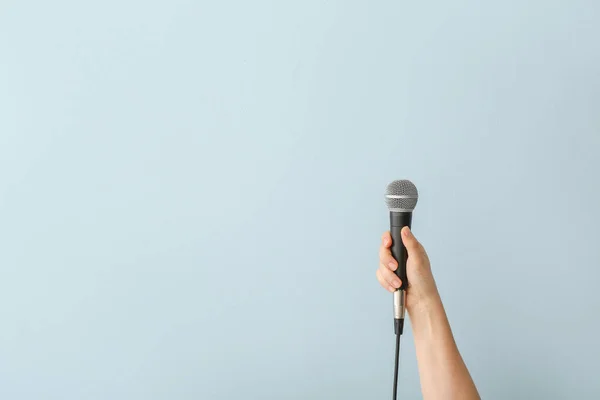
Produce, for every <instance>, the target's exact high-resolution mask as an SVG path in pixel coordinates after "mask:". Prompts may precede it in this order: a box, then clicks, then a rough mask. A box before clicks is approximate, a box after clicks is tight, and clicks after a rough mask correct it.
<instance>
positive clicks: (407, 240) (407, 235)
mask: <svg viewBox="0 0 600 400" xmlns="http://www.w3.org/2000/svg"><path fill="white" fill-rule="evenodd" d="M402 243H404V247H406V250H407V251H408V256H409V257H420V256H421V255H422V254H423V246H421V243H419V241H418V240H417V238H416V237H415V235H413V233H412V231H411V230H410V228H409V227H408V226H405V227H404V228H402Z"/></svg>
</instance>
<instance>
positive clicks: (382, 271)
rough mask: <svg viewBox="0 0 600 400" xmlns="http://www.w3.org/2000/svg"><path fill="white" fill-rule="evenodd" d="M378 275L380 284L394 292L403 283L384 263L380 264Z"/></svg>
mask: <svg viewBox="0 0 600 400" xmlns="http://www.w3.org/2000/svg"><path fill="white" fill-rule="evenodd" d="M376 275H377V280H378V281H379V284H380V285H381V286H382V287H383V288H384V289H386V290H387V291H389V292H394V291H395V290H396V289H398V288H399V287H400V286H401V285H402V282H401V281H400V279H399V278H398V277H397V276H396V274H395V273H393V272H392V271H390V269H389V268H387V267H386V266H384V265H380V266H379V269H378V270H377V273H376Z"/></svg>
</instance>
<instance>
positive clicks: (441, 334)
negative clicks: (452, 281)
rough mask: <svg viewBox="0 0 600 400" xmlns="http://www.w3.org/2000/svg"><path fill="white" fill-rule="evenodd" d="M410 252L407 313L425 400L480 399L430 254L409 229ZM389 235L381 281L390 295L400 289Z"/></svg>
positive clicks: (384, 240)
mask: <svg viewBox="0 0 600 400" xmlns="http://www.w3.org/2000/svg"><path fill="white" fill-rule="evenodd" d="M402 242H403V243H404V245H405V246H406V249H407V250H408V260H407V263H406V275H407V277H408V281H409V282H410V284H409V285H410V286H409V288H408V289H407V291H406V311H407V312H408V315H409V316H410V321H411V326H412V330H413V337H414V340H415V349H416V353H417V363H418V366H419V377H420V380H421V391H422V393H423V399H424V400H442V399H443V400H454V399H457V400H458V399H460V400H479V399H480V397H479V393H478V392H477V388H476V387H475V383H474V382H473V379H472V378H471V375H470V374H469V371H468V369H467V366H466V365H465V363H464V361H463V359H462V357H461V355H460V353H459V351H458V347H457V346H456V342H455V341H454V336H453V335H452V330H451V329H450V323H449V322H448V318H447V316H446V312H445V310H444V306H443V304H442V299H441V298H440V294H439V292H438V289H437V286H436V283H435V280H434V278H433V274H432V272H431V264H430V263H429V257H428V256H427V252H426V251H425V249H424V248H423V246H422V245H421V243H419V241H418V240H417V239H416V238H415V236H414V235H413V234H412V232H411V231H410V229H409V228H408V227H405V228H404V229H402ZM391 245H392V239H391V236H390V233H389V232H385V233H384V234H383V236H382V238H381V246H380V248H379V268H378V269H377V280H378V281H379V283H380V284H381V286H382V287H383V288H384V289H386V290H388V291H389V292H394V291H395V290H396V289H397V288H399V287H400V285H401V282H400V279H399V278H398V277H397V276H396V274H395V273H394V271H395V270H396V269H397V268H398V263H397V262H396V260H394V258H393V257H392V253H391V251H390V247H391Z"/></svg>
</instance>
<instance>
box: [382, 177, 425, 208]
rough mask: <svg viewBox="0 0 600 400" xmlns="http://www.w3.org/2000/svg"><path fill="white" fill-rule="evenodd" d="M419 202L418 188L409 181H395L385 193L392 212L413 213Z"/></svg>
mask: <svg viewBox="0 0 600 400" xmlns="http://www.w3.org/2000/svg"><path fill="white" fill-rule="evenodd" d="M417 200H419V192H418V191H417V187H416V186H415V185H414V183H412V182H411V181H409V180H407V179H401V180H397V181H393V182H392V183H390V184H389V185H388V186H387V189H386V191H385V203H386V204H387V207H388V209H389V210H390V211H392V212H412V211H413V210H414V209H415V207H416V205H417Z"/></svg>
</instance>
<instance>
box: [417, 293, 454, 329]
mask: <svg viewBox="0 0 600 400" xmlns="http://www.w3.org/2000/svg"><path fill="white" fill-rule="evenodd" d="M407 311H408V314H409V316H410V323H411V326H412V331H413V335H414V337H415V339H424V338H432V337H440V335H442V336H445V334H446V333H447V331H448V330H449V327H450V326H449V323H448V319H447V317H446V311H445V310H444V305H443V304H442V299H441V298H440V296H439V294H437V293H436V294H435V295H431V296H425V297H422V298H420V299H418V301H416V302H415V303H414V304H411V305H410V307H408V306H407Z"/></svg>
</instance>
